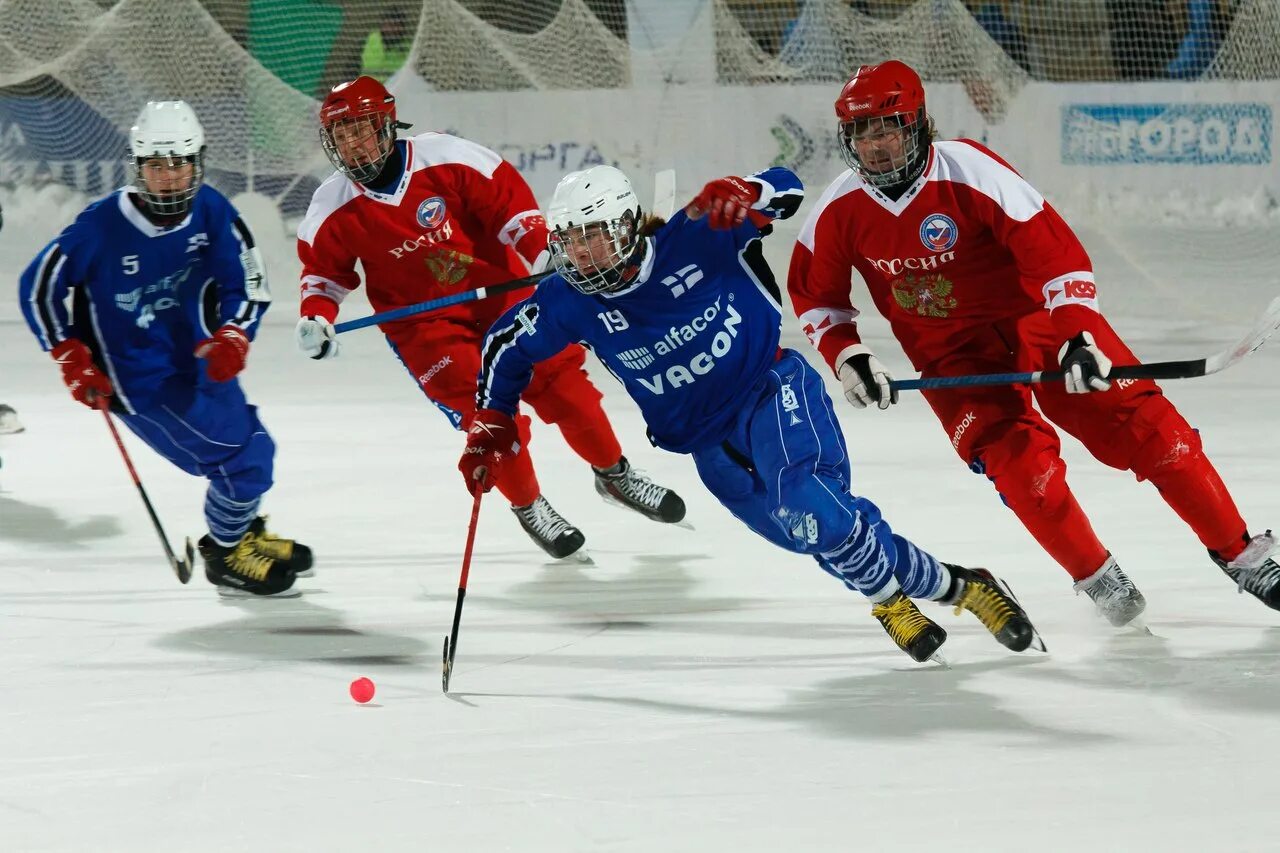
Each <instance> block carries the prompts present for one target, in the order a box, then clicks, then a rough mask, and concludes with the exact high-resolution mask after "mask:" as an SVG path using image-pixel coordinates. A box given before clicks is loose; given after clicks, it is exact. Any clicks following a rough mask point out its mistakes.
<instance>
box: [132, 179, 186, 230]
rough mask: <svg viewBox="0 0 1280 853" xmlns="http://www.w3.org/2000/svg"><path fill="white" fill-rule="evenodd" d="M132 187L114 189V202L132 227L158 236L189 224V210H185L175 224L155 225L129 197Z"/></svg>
mask: <svg viewBox="0 0 1280 853" xmlns="http://www.w3.org/2000/svg"><path fill="white" fill-rule="evenodd" d="M132 189H133V187H121V188H120V189H118V190H116V195H117V196H118V198H117V199H116V204H118V205H119V207H120V213H121V214H123V215H124V218H125V219H126V220H127V221H128V222H129V224H130V225H132V226H133V227H134V228H137V229H138V230H139V231H141V232H142V233H143V234H145V235H146V236H148V237H160V236H163V235H165V234H172V233H173V232H174V231H181V230H182V229H183V228H186V227H187V226H188V225H190V224H191V211H190V210H189V211H187V215H186V217H185V218H184V219H183V220H182V221H181V222H179V223H178V224H177V225H170V226H169V227H168V228H161V227H160V226H159V225H156V224H155V223H154V222H152V221H151V220H150V219H148V218H147V215H146V214H145V213H143V212H142V211H141V210H138V206H137V205H135V204H134V203H133V202H132V201H131V200H130V199H129V192H130V190H132ZM191 201H192V204H191V207H192V210H194V209H195V199H194V198H193V199H192V200H191Z"/></svg>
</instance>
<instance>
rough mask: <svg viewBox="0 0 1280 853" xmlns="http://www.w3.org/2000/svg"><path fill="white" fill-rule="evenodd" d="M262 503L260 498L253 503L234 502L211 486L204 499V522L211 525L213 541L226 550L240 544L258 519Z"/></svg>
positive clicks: (210, 531) (252, 501) (210, 530)
mask: <svg viewBox="0 0 1280 853" xmlns="http://www.w3.org/2000/svg"><path fill="white" fill-rule="evenodd" d="M261 503H262V498H260V497H258V498H254V499H253V500H251V501H236V500H232V499H231V498H229V497H227V496H225V495H222V494H219V493H218V492H217V491H215V490H214V489H213V487H212V486H211V487H210V488H209V491H208V492H207V493H206V494H205V498H204V520H205V521H206V522H208V524H209V535H210V536H211V537H212V538H213V541H215V542H217V543H218V544H219V545H222V546H223V547H226V548H230V547H231V546H232V545H235V544H236V543H237V542H239V541H240V538H241V537H242V536H244V533H245V531H246V530H248V529H249V525H250V524H252V523H253V520H254V518H256V517H257V515H258V506H259V504H261Z"/></svg>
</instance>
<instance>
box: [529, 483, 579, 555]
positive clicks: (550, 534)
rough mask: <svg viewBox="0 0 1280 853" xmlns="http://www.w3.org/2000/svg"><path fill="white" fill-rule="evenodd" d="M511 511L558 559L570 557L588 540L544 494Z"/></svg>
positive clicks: (530, 534) (539, 543)
mask: <svg viewBox="0 0 1280 853" xmlns="http://www.w3.org/2000/svg"><path fill="white" fill-rule="evenodd" d="M511 511H512V512H514V513H515V514H516V518H517V519H519V521H520V526H521V527H523V528H524V532H525V533H528V534H529V538H530V539H532V540H533V541H534V542H537V543H538V547H539V548H541V549H542V550H544V551H546V552H547V553H548V554H550V555H551V556H552V557H554V558H555V559H557V560H559V559H561V558H563V557H568V556H569V555H570V554H572V553H574V552H575V551H577V550H578V549H579V548H581V547H582V545H583V543H585V542H586V541H587V538H586V537H585V536H583V535H582V531H580V530H578V528H576V527H574V526H573V525H572V524H570V523H569V522H567V521H565V520H564V517H563V516H561V515H560V513H558V512H556V511H555V509H554V508H553V507H552V506H551V504H549V503H547V499H546V498H544V497H543V496H542V495H538V497H537V499H536V500H535V501H534V502H533V503H531V504H529V505H528V506H513V507H512V508H511Z"/></svg>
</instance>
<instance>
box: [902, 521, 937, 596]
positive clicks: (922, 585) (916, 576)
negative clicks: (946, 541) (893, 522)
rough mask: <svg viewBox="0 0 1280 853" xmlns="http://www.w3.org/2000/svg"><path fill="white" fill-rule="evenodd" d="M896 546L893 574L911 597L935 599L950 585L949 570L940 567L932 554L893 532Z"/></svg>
mask: <svg viewBox="0 0 1280 853" xmlns="http://www.w3.org/2000/svg"><path fill="white" fill-rule="evenodd" d="M893 544H894V545H895V546H896V548H897V552H898V554H897V560H896V561H895V564H894V567H893V575H894V577H896V578H897V579H898V583H899V584H901V585H902V591H903V592H905V593H906V594H907V595H908V596H909V597H911V598H927V599H935V598H939V597H940V596H942V595H944V594H945V593H946V592H947V590H948V589H949V588H950V587H951V572H949V571H947V570H946V569H944V568H943V567H942V564H941V563H939V562H938V560H937V558H935V557H934V556H933V555H932V554H930V553H928V552H927V551H924V550H922V549H921V548H920V547H919V546H917V545H915V544H914V543H912V542H910V541H908V540H906V539H903V538H902V537H901V536H899V535H898V534H896V533H895V534H893Z"/></svg>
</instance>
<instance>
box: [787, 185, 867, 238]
mask: <svg viewBox="0 0 1280 853" xmlns="http://www.w3.org/2000/svg"><path fill="white" fill-rule="evenodd" d="M861 188H862V187H861V184H860V183H859V181H858V179H857V178H856V177H855V176H854V174H853V170H851V169H846V170H845V171H844V173H843V174H841V175H840V176H839V177H837V178H836V179H835V180H834V181H832V182H831V183H830V184H829V185H828V186H827V188H826V190H824V191H823V193H822V195H821V196H819V197H818V203H817V204H816V205H815V206H814V208H813V210H811V211H809V218H808V219H806V220H805V221H804V226H803V227H802V228H801V229H800V236H799V237H798V238H797V241H798V242H799V243H800V245H802V246H804V247H805V248H806V249H808V250H809V251H810V252H812V251H813V241H814V235H815V234H816V233H817V231H818V221H819V220H820V219H821V218H822V214H823V213H824V212H825V211H826V209H827V207H828V206H830V205H831V204H832V203H834V202H835V201H836V200H837V199H839V198H841V197H843V196H846V195H848V194H849V193H852V192H856V191H858V190H860V189H861Z"/></svg>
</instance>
